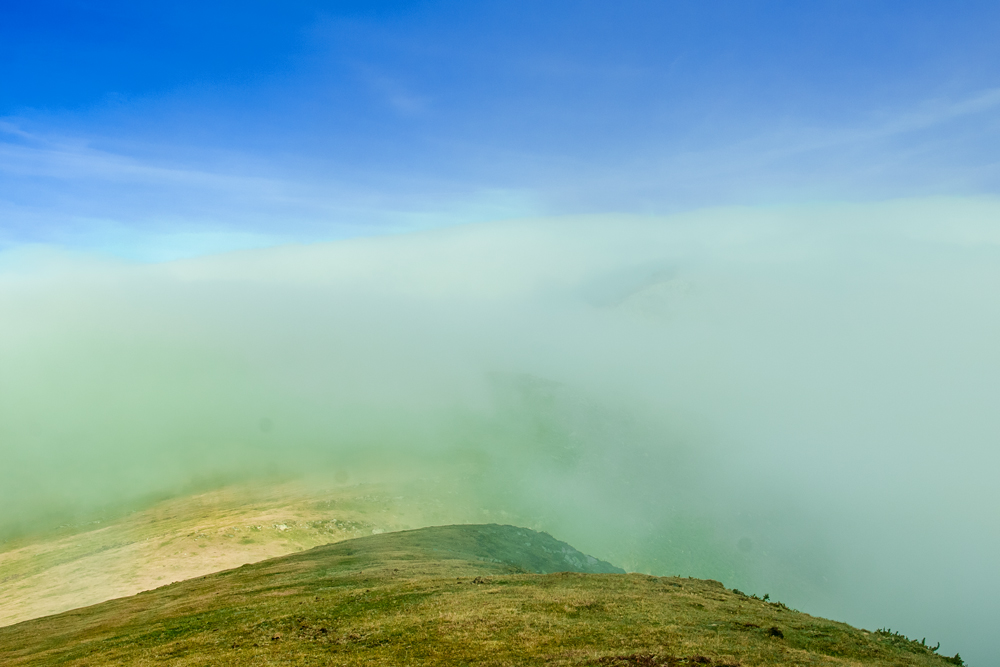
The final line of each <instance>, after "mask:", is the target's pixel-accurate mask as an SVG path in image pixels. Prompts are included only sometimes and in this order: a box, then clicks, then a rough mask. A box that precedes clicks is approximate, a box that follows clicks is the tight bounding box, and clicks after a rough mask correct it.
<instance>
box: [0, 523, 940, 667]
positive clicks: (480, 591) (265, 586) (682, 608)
mask: <svg viewBox="0 0 1000 667" xmlns="http://www.w3.org/2000/svg"><path fill="white" fill-rule="evenodd" d="M526 536H530V539H527V540H526V539H525V537H526ZM527 542H530V543H531V544H530V546H526V543H527ZM556 545H561V546H556ZM567 546H568V545H563V543H559V542H557V541H556V540H554V539H553V538H551V537H549V536H547V535H544V534H538V533H533V532H532V531H527V530H526V529H522V528H515V527H511V526H495V525H488V526H474V525H469V526H446V527H438V528H427V529H421V530H415V531H405V532H399V533H386V534H382V535H374V536H370V537H364V538H359V539H353V540H348V541H344V542H340V543H337V544H332V545H329V546H324V547H318V548H315V549H311V550H309V551H305V552H301V553H297V554H293V555H290V556H284V557H281V558H275V559H271V560H268V561H264V562H261V563H257V564H254V565H247V566H243V567H240V568H237V569H233V570H228V571H225V572H219V573H217V574H213V575H208V576H203V577H198V578H196V579H192V580H189V581H184V582H181V583H178V584H174V585H170V586H165V587H162V588H159V589H156V590H154V591H149V592H145V593H141V594H139V595H135V596H132V597H128V598H123V599H119V600H112V601H109V602H105V603H103V604H99V605H95V606H92V607H88V608H84V609H78V610H74V611H70V612H66V613H63V614H59V615H57V616H50V617H47V618H42V619H36V620H32V621H27V622H24V623H20V624H18V625H14V626H10V627H6V628H0V664H4V665H12V666H13V665H81V666H82V665H95V666H96V665H107V664H129V665H153V664H157V665H159V664H171V665H219V664H225V665H372V666H377V665H386V666H388V665H496V666H500V665H542V664H545V665H608V666H616V667H617V666H626V665H629V666H652V665H657V666H660V665H670V666H677V665H715V666H717V667H724V666H736V665H739V666H741V667H752V666H756V665H789V666H790V665H830V666H833V665H837V666H846V665H875V666H882V665H884V666H886V667H888V666H890V665H892V666H898V665H915V666H923V665H927V666H932V665H945V664H949V663H947V662H946V661H945V659H943V658H942V657H940V656H937V655H935V654H934V653H933V652H932V651H931V650H929V649H927V648H926V647H922V646H921V645H920V644H917V643H915V642H908V641H899V640H898V638H895V639H894V638H892V637H889V636H886V635H883V634H880V633H869V632H866V631H863V630H859V629H856V628H852V627H850V626H848V625H845V624H843V623H837V622H834V621H829V620H826V619H822V618H815V617H812V616H809V615H807V614H803V613H800V612H797V611H794V610H790V609H788V608H786V607H784V606H783V605H780V604H778V603H770V602H766V601H763V600H757V599H754V598H749V597H747V596H745V595H742V594H739V593H738V592H734V591H730V590H727V589H725V588H724V587H723V586H722V584H720V583H719V582H715V581H705V580H697V579H681V578H673V577H652V576H647V575H639V574H619V573H611V572H609V570H610V569H613V568H610V566H608V565H607V564H606V563H604V564H591V565H590V566H589V569H590V570H591V572H587V573H581V572H551V573H549V574H539V573H537V572H540V571H542V572H544V571H551V570H552V569H553V568H557V567H558V566H559V565H560V564H562V563H565V558H564V556H563V552H561V551H560V549H563V547H567ZM575 553H577V554H578V552H575ZM578 569H579V568H578ZM531 570H534V572H532V571H531ZM775 630H777V631H778V632H775Z"/></svg>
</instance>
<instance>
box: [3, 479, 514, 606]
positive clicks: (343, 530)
mask: <svg viewBox="0 0 1000 667" xmlns="http://www.w3.org/2000/svg"><path fill="white" fill-rule="evenodd" d="M383 477H389V476H388V475H383ZM459 493H461V491H460V490H458V491H457V490H456V489H455V488H453V487H452V486H449V485H448V484H445V483H443V482H442V481H440V480H433V481H429V480H424V481H421V480H413V479H407V480H403V481H400V480H394V479H392V478H391V477H390V478H389V479H388V480H383V481H381V482H377V483H376V482H357V481H353V480H351V481H350V482H349V483H348V482H344V483H340V484H333V485H330V484H326V485H324V486H316V487H314V486H310V485H309V484H305V483H302V482H285V483H267V484H245V485H233V486H228V487H224V488H221V489H215V490H212V491H206V492H202V493H196V494H182V495H179V496H177V497H174V498H170V499H166V500H163V501H161V502H158V503H153V504H151V505H149V506H138V507H134V508H129V507H125V508H122V509H119V510H118V511H116V512H107V513H104V514H103V515H101V516H91V517H88V518H86V519H84V520H81V521H78V522H76V523H67V525H64V526H63V527H61V528H56V529H48V530H38V531H36V532H34V533H28V534H25V535H22V536H20V537H18V538H15V539H8V540H7V541H3V540H0V626H3V625H10V624H12V623H18V622H20V621H25V620H28V619H32V618H38V617H40V616H47V615H50V614H57V613H59V612H63V611H67V610H70V609H76V608H78V607H83V606H87V605H92V604H97V603H99V602H104V601H105V600H110V599H112V598H119V597H125V596H128V595H134V594H136V593H139V592H140V591H144V590H149V589H151V588H157V587H159V586H163V585H165V584H169V583H173V582H176V581H183V580H185V579H191V578H193V577H197V576H201V575H204V574H209V573H211V572H218V571H220V570H225V569H229V568H233V567H238V566H240V565H243V564H244V563H255V562H258V561H261V560H264V559H267V558H274V557H276V556H283V555H286V554H290V553H295V552H298V551H302V550H303V549H308V548H311V547H314V546H319V545H322V544H329V543H331V542H337V541H340V540H344V539H350V538H354V537H360V536H363V535H371V534H373V533H380V532H388V531H398V530H404V529H407V528H417V527H421V526H428V525H435V524H443V523H467V522H472V521H482V520H483V518H484V513H483V510H481V509H479V508H476V507H475V506H472V509H471V510H470V509H469V507H470V505H471V503H469V502H463V503H456V502H454V498H456V497H457V494H459ZM462 497H463V498H467V495H465V496H462ZM485 516H487V517H488V516H489V515H488V514H486V515H485ZM497 518H499V519H501V520H504V521H511V520H513V517H511V518H507V517H497Z"/></svg>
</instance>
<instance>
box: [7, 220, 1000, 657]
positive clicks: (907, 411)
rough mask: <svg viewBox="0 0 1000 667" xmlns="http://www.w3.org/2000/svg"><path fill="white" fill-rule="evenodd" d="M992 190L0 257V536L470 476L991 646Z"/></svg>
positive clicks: (813, 604)
mask: <svg viewBox="0 0 1000 667" xmlns="http://www.w3.org/2000/svg"><path fill="white" fill-rule="evenodd" d="M998 215H1000V204H997V203H996V202H993V201H991V200H912V201H899V202H893V203H888V204H870V205H850V206H848V205H844V206H824V207H811V208H810V207H802V208H787V209H724V210H708V211H703V212H698V213H692V214H686V215H680V216H675V217H670V218H656V219H652V218H649V219H647V218H638V217H625V216H620V217H616V216H602V217H586V218H559V219H539V220H528V221H515V222H507V223H494V224H486V225H475V226H468V227H458V228H452V229H447V230H438V231H433V232H425V233H421V234H415V235H409V236H397V237H386V238H378V239H366V240H356V241H345V242H338V243H332V244H318V245H312V246H286V247H279V248H273V249H266V250H256V251H245V252H238V253H232V254H227V255H219V256H214V257H206V258H201V259H194V260H186V261H180V262H173V263H166V264H159V265H129V264H121V263H115V262H104V261H101V260H97V259H93V258H81V257H67V256H62V255H57V254H54V253H51V252H49V251H46V250H45V249H36V250H31V251H29V250H23V249H22V250H19V251H17V253H7V254H6V255H3V256H0V262H2V269H0V456H2V460H3V465H2V466H0V504H2V506H3V508H4V510H3V512H2V513H0V537H2V536H7V537H9V536H12V535H16V534H20V533H23V532H25V531H29V530H35V529H38V528H40V527H44V526H48V525H53V524H57V523H58V522H60V521H63V520H65V519H66V518H67V517H76V516H84V515H86V514H87V513H88V512H93V511H97V510H100V509H102V508H106V507H109V506H115V505H121V504H123V503H125V504H127V503H141V502H146V501H148V500H149V499H152V498H156V497H162V496H164V495H169V494H172V493H180V492H183V491H184V490H185V489H192V488H202V487H205V486H211V485H213V484H222V483H225V482H229V481H235V480H240V479H248V478H249V479H257V478H259V479H266V478H268V477H269V476H275V475H277V476H303V475H308V476H315V477H318V478H323V477H324V476H331V475H333V474H335V473H337V472H344V471H346V472H349V473H350V475H351V476H352V477H351V479H369V478H373V477H377V476H378V475H379V474H380V473H381V472H385V471H390V470H391V471H394V472H399V471H403V472H406V473H407V474H412V475H414V476H425V477H428V476H429V477H434V476H440V477H447V478H460V479H461V480H464V481H466V482H467V488H468V492H467V494H466V495H465V496H462V497H456V500H455V502H461V503H476V504H478V505H480V506H481V507H482V508H483V510H485V511H486V512H487V513H490V512H492V514H488V516H489V517H491V518H495V517H496V516H498V514H497V513H499V512H506V514H505V515H503V516H509V517H512V520H513V519H514V518H516V519H518V520H519V521H521V522H523V523H526V524H528V523H530V524H531V527H533V528H538V529H542V530H547V531H549V532H551V533H552V534H553V535H555V536H556V537H558V538H559V539H563V540H566V541H568V542H570V543H571V544H573V545H574V546H575V547H577V548H579V549H581V550H583V551H585V552H588V553H593V554H594V555H597V556H599V557H601V558H605V559H608V560H611V561H612V562H615V563H616V564H618V565H622V566H624V567H626V568H627V569H630V570H638V571H646V572H652V573H655V574H671V575H673V574H682V575H692V576H700V577H713V578H717V579H721V580H723V581H724V582H725V583H726V584H727V585H728V586H738V587H740V588H743V589H745V590H748V591H751V592H756V593H759V594H763V593H765V592H767V593H770V594H771V595H772V597H773V598H775V599H780V600H782V601H785V602H787V603H788V604H789V605H791V606H794V607H797V608H800V609H802V610H804V611H808V612H810V613H813V614H817V615H825V616H832V617H836V618H839V619H842V620H845V621H848V622H851V623H854V624H858V625H862V626H867V627H869V628H874V627H876V626H881V625H890V626H891V627H893V628H894V629H899V630H902V631H904V632H906V633H907V634H909V635H910V636H916V637H922V636H926V637H927V638H928V639H929V640H931V641H937V640H939V639H940V640H941V641H942V652H954V651H955V650H958V649H960V650H961V651H962V653H963V655H967V656H968V657H972V658H974V657H975V654H977V652H978V655H981V656H987V655H989V653H988V651H989V647H988V646H987V644H986V642H988V641H989V640H988V637H989V635H990V630H991V627H990V626H991V620H992V619H995V618H996V617H997V615H998V611H1000V610H998V609H997V606H998V605H997V603H996V600H997V599H998V598H1000V575H997V573H996V571H995V568H994V567H992V564H990V563H987V562H985V561H983V560H982V559H981V558H976V557H974V554H987V553H997V552H998V551H1000V522H998V518H997V511H996V508H997V507H998V506H1000V505H998V503H1000V491H998V490H997V489H998V486H997V484H996V482H995V471H996V470H997V465H998V463H1000V447H998V442H1000V409H997V405H998V399H1000V307H998V300H997V294H1000V232H998V231H997V227H996V224H995V221H996V220H997V219H998Z"/></svg>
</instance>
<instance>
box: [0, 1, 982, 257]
mask: <svg viewBox="0 0 1000 667" xmlns="http://www.w3.org/2000/svg"><path fill="white" fill-rule="evenodd" d="M0 12H2V16H3V20H2V21H0V247H6V248H10V247H15V246H20V245H24V244H38V243H41V244H50V245H57V246H63V247H69V248H75V249H82V250H87V251H98V252H101V253H105V254H112V255H118V256H121V257H126V258H132V259H140V260H158V259H170V258H173V257H180V256H189V255H197V254H202V253H206V252H215V251H219V250H227V249H232V248H239V247H249V246H260V245H270V244H274V243H283V242H290V241H298V242H310V241H318V240H328V239H336V238H344V237H350V236H358V235H369V234H383V233H392V232H397V231H403V230H408V229H417V228H424V227H431V226H437V225H448V224H456V223H462V222H473V221H481V220H493V219H499V218H506V217H519V216H531V215H559V214H569V213H596V212H601V213H605V212H619V211H620V212H633V213H669V212H673V211H678V210H685V209H691V208H697V207H703V206H717V205H732V204H744V205H746V204H748V205H758V204H783V203H794V202H803V201H808V202H814V201H840V200H848V201H859V200H878V199H886V198H896V197H913V196H928V195H959V196H969V195H995V194H996V193H997V191H998V189H1000V164H998V160H997V158H996V156H997V155H1000V67H998V66H997V64H998V63H1000V40H997V39H996V35H997V34H1000V5H997V4H996V3H987V2H981V3H977V2H962V3H943V2H912V1H911V2H880V3H871V2H850V1H838V2H809V3H801V2H702V1H699V2H694V1H692V2H641V3H640V2H614V3H611V2H602V3H595V2H544V3H540V2H481V3H468V2H412V3H392V2H385V3H379V2H342V3H310V2H298V3H294V2H292V3H289V2H283V3H277V2H241V3H228V2H216V3H204V2H199V3H194V2H185V1H181V2H173V3H135V2H128V3H126V2H101V3H98V2H85V1H77V2H71V1H64V2H46V1H41V2H20V1H10V0H6V1H4V2H0Z"/></svg>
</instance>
